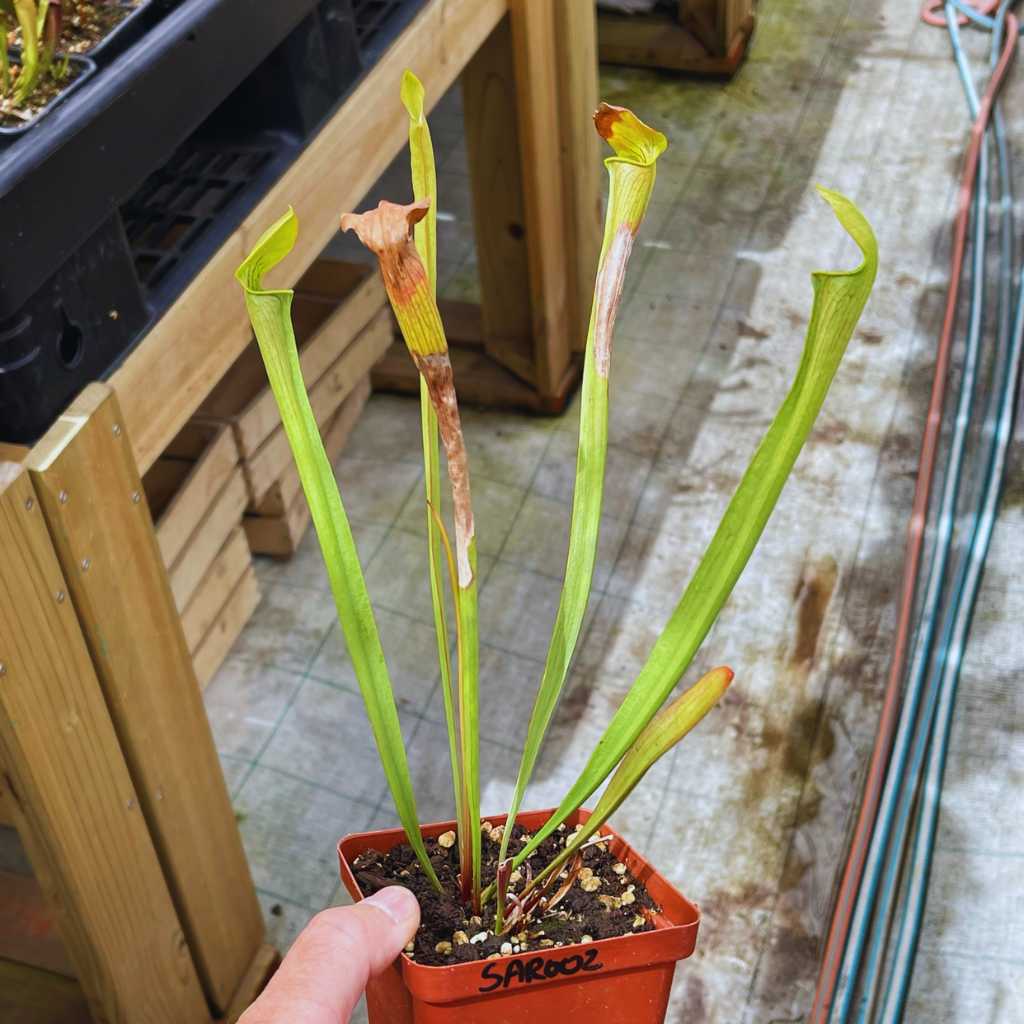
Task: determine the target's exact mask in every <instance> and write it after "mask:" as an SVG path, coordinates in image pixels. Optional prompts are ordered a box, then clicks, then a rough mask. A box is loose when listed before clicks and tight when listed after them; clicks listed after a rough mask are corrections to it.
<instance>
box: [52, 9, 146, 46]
mask: <svg viewBox="0 0 1024 1024" xmlns="http://www.w3.org/2000/svg"><path fill="white" fill-rule="evenodd" d="M138 6H139V4H138V3H129V4H127V5H124V4H111V3H90V2H84V0H78V2H77V3H73V4H70V5H67V8H66V9H67V14H66V15H65V16H64V24H63V25H62V26H61V32H60V49H61V50H62V51H63V52H64V53H77V54H80V55H83V56H84V55H86V54H88V52H89V51H90V50H91V49H92V48H93V47H94V46H96V44H97V43H99V42H100V41H101V40H102V39H103V38H104V37H105V36H108V35H109V34H110V33H111V32H112V31H113V30H114V29H115V28H117V26H118V25H120V24H121V22H122V21H124V19H125V18H127V17H128V15H129V14H131V13H132V12H133V10H134V8H136V7H138Z"/></svg>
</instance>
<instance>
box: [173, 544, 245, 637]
mask: <svg viewBox="0 0 1024 1024" xmlns="http://www.w3.org/2000/svg"><path fill="white" fill-rule="evenodd" d="M251 565H252V553H251V552H250V550H249V545H248V543H247V542H246V539H245V530H243V529H242V527H241V526H236V527H235V528H234V529H233V530H232V531H231V532H230V533H229V534H228V539H227V540H226V541H225V542H224V546H223V547H222V548H221V549H220V551H218V552H217V557H216V558H214V560H213V563H212V564H211V565H210V568H209V569H207V570H206V575H205V576H204V577H203V580H202V582H201V583H200V584H199V586H198V587H197V588H196V592H195V593H194V594H193V595H192V600H191V601H189V603H188V604H187V605H186V606H185V610H184V611H183V612H182V613H181V629H182V632H183V633H184V634H185V643H186V644H188V649H189V651H191V652H192V653H193V654H194V653H195V650H196V648H197V647H198V646H199V644H200V642H201V641H202V639H203V637H204V636H206V634H207V632H208V631H209V629H210V627H211V626H212V625H213V623H214V622H215V620H216V618H217V616H218V614H219V613H220V610H221V608H223V607H224V605H225V604H226V603H227V600H228V598H229V597H230V596H231V593H232V591H233V590H234V589H235V586H236V585H237V584H238V581H239V580H240V579H241V578H242V576H243V575H245V571H246V569H248V568H249V567H250V566H251Z"/></svg>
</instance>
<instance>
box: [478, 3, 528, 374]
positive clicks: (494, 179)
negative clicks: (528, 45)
mask: <svg viewBox="0 0 1024 1024" xmlns="http://www.w3.org/2000/svg"><path fill="white" fill-rule="evenodd" d="M460 85H461V88H462V107H463V120H464V124H465V134H466V151H467V157H468V160H469V172H470V181H471V185H472V199H473V229H474V233H475V235H476V256H477V268H478V272H479V275H480V294H481V304H480V305H481V324H482V328H483V338H482V340H483V343H484V351H485V352H486V353H487V355H489V356H490V357H491V358H492V359H494V360H495V361H496V362H498V363H500V364H501V365H502V366H505V367H507V368H508V369H510V370H511V371H512V372H513V373H514V374H516V376H517V377H519V378H520V379H522V380H524V381H526V382H527V383H528V384H531V385H533V386H535V387H536V386H537V384H538V376H537V368H536V365H535V363H536V361H535V357H534V337H533V329H534V325H533V312H532V309H533V301H532V298H533V297H532V293H531V286H530V270H529V258H528V253H529V249H528V246H529V242H530V240H529V239H527V237H526V211H525V201H524V196H523V184H522V171H521V159H520V151H521V145H520V141H519V128H518V125H517V122H516V85H515V70H514V68H513V61H512V32H511V28H510V26H509V20H508V18H503V19H502V20H501V22H500V23H499V24H498V26H497V28H495V30H494V31H493V32H492V33H491V34H490V36H488V38H487V40H486V41H485V42H484V44H483V45H482V46H481V47H480V49H479V50H477V52H476V53H475V54H474V56H473V59H472V60H471V61H470V62H469V63H468V64H467V65H466V67H465V69H464V70H463V72H462V78H461V80H460Z"/></svg>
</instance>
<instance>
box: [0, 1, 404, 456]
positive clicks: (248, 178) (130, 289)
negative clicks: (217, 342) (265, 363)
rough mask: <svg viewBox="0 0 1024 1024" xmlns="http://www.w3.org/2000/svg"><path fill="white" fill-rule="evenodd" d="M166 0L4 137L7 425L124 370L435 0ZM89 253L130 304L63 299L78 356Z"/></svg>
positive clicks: (2, 304)
mask: <svg viewBox="0 0 1024 1024" xmlns="http://www.w3.org/2000/svg"><path fill="white" fill-rule="evenodd" d="M171 2H172V0H151V4H150V8H149V10H148V12H147V15H148V17H149V18H150V19H152V18H155V17H157V16H158V15H160V14H166V17H165V18H164V20H163V21H162V22H161V23H160V24H159V25H157V26H156V27H155V28H153V29H152V30H151V31H149V32H148V33H147V34H146V35H144V36H143V37H142V38H141V39H140V40H139V41H138V42H137V43H136V44H135V45H134V46H131V47H130V48H129V49H128V50H127V52H125V53H124V54H123V55H122V56H121V57H120V58H118V59H116V60H114V61H113V63H112V64H111V65H110V66H109V67H108V68H107V69H105V70H101V71H100V73H99V74H98V75H97V76H96V78H95V80H94V81H93V82H91V83H89V84H88V86H87V87H84V88H82V89H81V90H79V91H77V93H76V95H74V96H71V97H69V98H68V99H67V101H66V103H64V104H62V106H61V108H60V109H58V110H55V111H53V112H52V113H51V114H49V115H48V116H47V118H46V120H45V121H44V122H43V123H41V124H40V125H39V126H38V127H37V128H36V129H34V130H33V131H32V132H31V133H29V134H27V135H26V137H25V138H23V139H22V140H21V141H20V142H19V143H18V144H17V146H14V147H10V148H8V149H7V150H6V151H4V152H0V203H2V204H3V210H4V227H5V231H4V232H3V233H2V235H0V339H7V341H9V342H10V344H9V347H8V350H7V354H8V355H10V356H11V358H9V359H8V358H5V357H4V355H3V354H2V347H0V366H3V367H6V370H5V372H3V373H0V440H12V441H22V442H25V441H31V440H34V439H35V437H38V436H39V435H40V434H41V433H42V432H43V431H45V429H46V428H47V427H48V426H49V424H50V423H51V422H52V421H53V419H54V418H55V417H56V416H57V415H58V414H59V413H60V411H61V410H62V409H63V408H64V406H65V405H66V404H67V401H68V400H69V399H70V397H73V395H74V394H75V393H76V392H77V391H78V390H80V388H81V387H83V386H84V385H85V384H86V383H87V382H88V381H90V380H94V379H97V378H99V377H103V376H106V375H108V374H109V373H110V372H112V370H113V369H114V368H115V367H116V365H117V364H118V363H119V362H120V361H121V360H122V359H123V358H124V356H125V355H126V354H127V353H128V352H129V351H130V350H131V348H132V347H133V345H134V344H135V343H137V342H138V341H139V340H140V339H141V337H142V336H143V335H144V334H145V331H146V329H147V328H148V325H149V324H150V323H151V322H152V321H153V320H154V319H155V318H157V317H158V316H159V315H160V314H161V313H162V312H163V311H164V310H166V309H167V307H168V306H169V305H170V304H171V303H172V302H173V301H174V299H175V298H176V297H177V296H178V295H179V294H180V293H181V292H182V291H183V290H184V288H185V287H186V286H187V285H188V283H189V281H190V280H191V279H192V278H193V277H194V276H195V274H196V273H198V271H199V270H200V269H201V268H202V266H203V265H204V264H205V263H206V261H207V260H208V259H209V257H210V255H211V254H212V253H213V252H215V251H216V249H217V247H218V246H219V245H220V244H221V243H222V242H223V240H224V239H225V238H226V237H227V236H228V235H229V234H230V233H231V232H232V231H233V230H234V229H235V228H236V227H237V226H238V224H239V223H240V222H241V221H242V220H243V219H244V217H245V216H246V214H247V213H248V212H249V211H250V210H251V209H252V208H253V206H255V205H256V203H258V202H259V200H260V199H261V198H262V197H263V195H265V194H266V192H267V190H268V189H269V188H270V187H271V185H272V184H273V183H274V181H276V180H277V178H278V177H279V176H280V175H281V173H283V171H284V170H285V169H286V168H287V167H288V165H289V164H290V163H291V162H292V161H293V160H294V159H295V157H296V156H297V155H298V154H299V153H300V152H301V150H302V148H303V146H304V145H305V143H306V142H307V141H308V140H309V139H310V138H312V137H313V135H314V134H315V133H316V131H317V130H318V128H319V127H320V125H321V124H322V122H323V121H324V119H325V118H326V117H327V116H329V115H330V113H331V112H332V111H333V110H334V109H335V108H336V106H337V104H338V103H339V102H340V101H341V100H342V99H343V97H344V96H345V95H346V93H347V92H348V91H349V90H350V89H351V88H352V87H353V86H354V85H355V83H356V82H357V81H358V80H359V78H360V76H361V75H362V73H364V72H365V70H367V69H368V68H369V67H370V66H372V64H373V63H374V62H375V60H376V59H377V57H379V55H380V53H381V52H383V50H384V49H385V48H386V46H387V45H389V44H390V42H391V40H393V39H394V37H395V36H396V35H397V34H398V32H399V31H401V29H402V28H403V27H404V26H405V25H406V24H407V23H408V21H410V20H411V18H412V17H413V16H414V15H415V13H416V12H417V10H418V9H419V8H420V7H421V6H422V4H423V2H424V0H319V2H318V0H289V2H288V3H276V2H275V3H268V2H266V0H181V2H180V3H179V4H177V6H175V7H174V8H173V9H172V10H169V11H168V4H169V3H171ZM69 183H70V184H69ZM54 196H59V202H55V201H54V199H53V197H54ZM115 229H116V230H115ZM111 232H113V233H111ZM25 238H31V242H30V243H29V244H25V241H24V240H25ZM115 250H116V251H115ZM104 263H105V264H106V266H107V270H106V271H105V272H101V271H100V270H99V269H98V268H100V267H101V266H102V265H103V264H104ZM83 266H88V267H89V268H91V273H92V274H93V277H94V278H95V280H96V281H101V280H103V279H104V278H114V277H116V278H117V282H116V284H111V288H112V289H115V291H114V293H113V295H114V298H115V299H116V300H117V301H116V302H114V301H110V302H108V301H107V299H106V298H105V292H104V289H103V287H97V290H96V293H95V294H96V297H97V304H98V306H103V305H105V306H106V307H107V309H108V311H109V310H110V309H115V308H118V307H120V308H121V309H123V312H121V311H119V312H118V315H117V317H116V318H111V317H107V318H106V319H104V318H103V317H102V316H99V315H93V314H92V313H91V312H89V311H86V312H78V311H77V307H76V313H75V316H74V317H71V316H70V314H68V315H69V317H70V320H72V321H73V323H74V324H75V325H77V327H74V328H73V329H72V333H74V330H80V331H81V337H80V339H79V340H78V341H76V344H80V347H81V354H80V355H79V356H78V357H77V358H76V359H71V360H66V361H65V363H66V365H65V363H62V362H60V360H59V359H58V361H57V362H54V361H53V360H51V359H49V357H48V356H47V353H49V352H50V351H51V349H52V348H53V346H52V344H51V341H50V339H51V338H52V336H53V333H54V331H55V330H57V329H58V327H61V323H62V322H61V321H59V317H58V311H59V310H60V309H61V308H64V309H65V310H66V309H67V302H66V300H65V297H64V296H65V292H66V291H68V289H69V288H70V287H71V286H70V285H67V286H62V285H61V282H62V281H64V280H75V279H76V275H80V268H81V267H83ZM26 317H27V318H28V319H27V321H26ZM55 317H58V319H56V320H55V319H54V318H55ZM76 318H77V319H76ZM26 322H28V323H29V324H32V325H34V326H32V327H25V326H24V325H25V324H26ZM36 330H38V331H40V332H42V333H44V334H45V335H46V337H45V339H42V340H40V341H39V343H38V344H27V343H25V342H24V340H23V339H24V337H25V334H26V331H28V332H33V331H36ZM61 330H63V328H62V327H61ZM13 339H21V340H17V341H15V340H13ZM2 344H3V342H0V346H2ZM19 346H20V347H19ZM16 349H17V352H18V354H17V355H15V354H14V353H15V350H16ZM33 352H35V353H37V355H38V359H39V360H40V362H39V365H38V366H32V365H31V363H32V358H33V357H32V356H31V353H33Z"/></svg>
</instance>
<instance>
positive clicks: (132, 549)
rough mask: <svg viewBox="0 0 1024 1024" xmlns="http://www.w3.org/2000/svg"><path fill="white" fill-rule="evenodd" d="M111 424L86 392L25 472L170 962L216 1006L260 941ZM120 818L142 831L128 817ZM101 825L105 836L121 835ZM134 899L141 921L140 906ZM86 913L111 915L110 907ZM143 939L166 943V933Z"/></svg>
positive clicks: (187, 672) (158, 961)
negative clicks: (106, 731)
mask: <svg viewBox="0 0 1024 1024" xmlns="http://www.w3.org/2000/svg"><path fill="white" fill-rule="evenodd" d="M123 423H124V421H123V417H122V416H121V415H120V412H119V409H118V404H117V399H116V398H115V396H114V394H113V392H112V391H111V390H110V388H108V387H107V386H105V385H101V384H92V385H90V386H89V387H88V388H86V390H85V391H84V392H83V393H82V395H81V396H79V398H78V399H76V401H75V402H73V403H72V405H71V407H70V408H69V410H68V412H67V413H66V414H65V415H63V416H62V417H61V418H60V419H59V420H58V421H57V423H56V424H55V425H54V426H53V428H51V430H50V431H49V432H48V433H47V434H46V436H45V437H44V438H43V439H42V441H40V442H39V444H37V445H36V447H35V448H34V449H33V451H32V453H31V455H30V456H29V458H28V460H27V462H26V465H27V467H28V468H29V469H30V470H31V472H32V477H33V483H34V485H35V489H36V491H37V493H38V496H39V499H40V504H41V505H42V507H43V509H44V511H45V514H46V518H47V522H48V524H49V526H50V532H51V534H52V535H53V536H54V538H55V543H56V546H57V551H58V554H59V557H60V561H61V565H62V566H64V567H65V572H66V574H67V576H68V581H67V590H68V593H69V596H70V597H71V598H72V600H73V602H74V607H75V609H76V610H77V612H78V618H79V620H80V621H81V623H82V630H83V632H84V634H85V637H86V641H87V642H88V645H89V651H90V653H91V654H92V658H93V662H94V663H95V665H96V669H97V672H98V675H99V679H100V683H101V685H102V692H103V696H105V697H106V702H107V707H108V708H109V709H110V715H111V717H112V718H113V720H114V723H115V725H116V728H117V735H118V738H119V739H120V744H121V749H123V751H124V756H125V759H126V761H127V763H128V767H129V769H130V772H131V778H132V780H134V784H135V788H136V789H137V791H138V798H139V800H140V801H141V806H142V811H143V813H144V815H145V823H146V824H148V828H149V832H150V833H151V834H152V837H153V842H154V843H155V846H156V849H157V853H158V855H159V858H160V863H161V865H162V867H163V872H164V876H165V877H166V879H167V884H168V885H169V886H170V888H171V892H172V894H173V897H174V902H175V906H176V907H177V908H178V913H179V915H180V918H181V926H182V928H183V929H184V933H185V938H186V939H187V944H186V943H180V947H181V948H180V951H179V953H178V956H179V957H180V958H187V957H186V954H187V952H188V951H191V954H192V958H193V960H194V962H195V964H196V967H197V968H198V971H199V975H200V978H201V979H202V982H203V988H204V990H205V992H206V996H207V998H208V999H209V1001H210V1002H211V1003H212V1005H213V1006H214V1007H215V1008H216V1009H217V1010H218V1011H222V1010H223V1009H224V1008H225V1007H226V1006H227V1004H228V1002H229V1000H230V999H231V997H232V995H233V993H234V990H235V987H236V986H237V984H238V981H239V978H240V977H241V976H242V974H243V973H244V971H245V970H246V968H247V967H248V965H249V962H250V960H251V959H252V957H253V955H254V953H255V950H256V949H257V948H258V947H259V945H260V943H261V942H262V940H263V934H264V929H263V921H262V915H261V913H260V908H259V903H258V901H257V899H256V894H255V890H254V888H253V885H252V881H251V878H250V875H249V867H248V863H247V861H246V858H245V853H244V851H243V849H242V843H241V837H240V836H239V833H238V827H237V824H236V821H235V816H234V811H233V810H232V807H231V801H230V799H229V797H228V793H227V788H226V786H225V785H224V781H223V774H222V772H221V768H220V762H219V759H218V757H217V752H216V750H215V749H214V746H213V738H212V735H211V733H210V725H209V722H208V720H207V717H206V711H205V708H204V707H203V702H202V697H201V695H200V691H199V687H198V686H197V685H196V683H195V677H194V674H193V670H192V661H191V658H190V657H189V653H188V649H187V647H186V645H185V638H184V636H183V634H182V631H181V624H180V620H179V618H178V612H177V608H176V607H175V604H174V599H173V596H172V594H171V590H170V587H169V584H168V579H167V574H166V571H165V569H164V567H163V564H162V561H161V559H160V552H159V549H158V547H157V543H156V537H155V535H154V532H153V525H152V521H151V520H150V516H149V510H148V508H147V506H146V503H145V501H140V502H136V501H134V500H133V495H135V493H136V492H138V491H139V490H140V488H141V483H140V480H139V476H138V472H137V471H136V468H135V463H134V459H133V457H132V447H131V443H130V440H129V438H128V435H127V431H126V430H125V428H124V425H123ZM219 547H220V545H219V544H218V545H217V547H216V548H215V551H216V550H218V549H219ZM4 575H5V577H6V570H5V573H4ZM50 589H52V585H51V588H50ZM70 604H71V602H70V601H67V602H65V603H64V605H63V606H61V607H62V608H63V607H66V606H70ZM5 634H6V630H5ZM2 689H3V688H2V687H0V690H2ZM55 720H56V721H57V722H59V721H61V718H60V716H59V715H58V716H56V719H55ZM63 742H64V740H63V738H62V739H61V740H60V743H63ZM83 778H84V777H83V775H82V773H81V772H71V771H69V772H68V774H67V776H66V785H67V788H68V793H69V794H80V793H83V792H88V791H89V789H90V787H89V786H86V785H83ZM121 795H122V796H123V794H121ZM122 803H123V800H122ZM86 820H87V821H89V822H90V828H91V831H92V833H93V834H96V835H99V834H101V832H102V831H103V829H102V828H98V827H97V825H98V823H99V824H103V825H105V824H106V823H105V822H103V821H102V819H98V818H97V816H96V814H95V813H90V814H89V815H88V816H87V818H86ZM131 820H132V821H135V820H138V822H139V827H140V828H144V827H145V826H144V824H143V822H142V819H141V817H140V816H139V814H138V811H137V810H136V812H135V814H134V816H131ZM109 824H110V830H109V832H110V834H114V831H115V829H116V828H119V827H125V824H124V823H121V824H118V822H116V821H114V820H111V821H110V822H109ZM86 863H89V862H88V860H87V861H86ZM154 884H156V883H154ZM134 898H137V899H139V901H140V902H139V908H140V912H141V910H143V909H146V908H147V906H148V904H149V903H150V902H151V901H152V899H153V897H146V898H143V897H141V896H137V895H135V896H134ZM97 912H98V913H100V915H101V919H103V920H116V917H114V916H113V915H111V914H110V912H109V911H104V910H102V909H98V911H97ZM154 913H155V912H154ZM147 914H149V911H147ZM150 916H153V914H150ZM154 920H155V921H158V920H159V918H158V917H156V916H154ZM117 926H118V928H120V922H119V921H118V922H117ZM152 936H153V938H156V939H160V940H161V941H166V943H167V945H166V949H167V950H170V949H172V948H173V946H172V944H171V937H170V936H167V937H166V938H163V937H161V935H160V933H159V931H156V932H153V933H152ZM127 938H129V939H131V940H132V942H133V943H134V945H130V946H128V947H126V948H125V949H124V950H123V951H122V956H123V962H124V965H125V967H126V969H127V967H128V965H131V969H132V970H133V971H135V972H136V973H137V974H138V975H139V976H140V977H144V976H145V975H146V974H147V973H148V967H147V968H146V969H145V970H144V969H142V967H141V966H140V961H142V960H145V959H146V958H145V957H143V956H142V955H141V952H140V951H141V950H142V949H144V948H146V944H145V943H144V942H143V940H142V938H140V937H139V936H132V935H130V934H128V935H127ZM149 938H150V935H149V934H147V936H146V939H147V941H148V940H149ZM162 948H163V947H161V949H162ZM166 957H167V954H166V953H161V952H159V951H155V952H154V953H153V965H154V970H159V972H160V974H161V975H165V976H166V978H165V981H164V982H163V983H162V984H163V985H167V984H170V982H171V980H172V979H180V978H181V977H183V976H184V975H182V974H181V964H180V963H179V964H177V965H172V964H168V963H166ZM76 964H77V959H76ZM175 970H177V973H174V971H175ZM79 973H80V977H81V971H80V972H79ZM83 980H84V979H83ZM148 984H152V982H149V983H148ZM115 1019H126V1020H147V1021H148V1020H149V1019H150V1018H148V1017H146V1016H144V1015H140V1016H138V1017H136V1016H133V1015H128V1016H127V1017H124V1018H115ZM199 1019H201V1018H200V1016H193V1015H191V1014H187V1013H184V1012H182V1013H176V1014H175V1016H174V1020H175V1021H178V1022H183V1021H186V1020H188V1021H191V1020H199Z"/></svg>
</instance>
